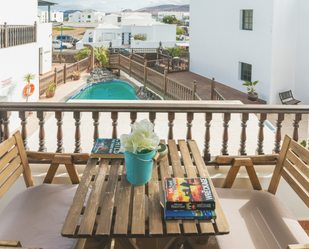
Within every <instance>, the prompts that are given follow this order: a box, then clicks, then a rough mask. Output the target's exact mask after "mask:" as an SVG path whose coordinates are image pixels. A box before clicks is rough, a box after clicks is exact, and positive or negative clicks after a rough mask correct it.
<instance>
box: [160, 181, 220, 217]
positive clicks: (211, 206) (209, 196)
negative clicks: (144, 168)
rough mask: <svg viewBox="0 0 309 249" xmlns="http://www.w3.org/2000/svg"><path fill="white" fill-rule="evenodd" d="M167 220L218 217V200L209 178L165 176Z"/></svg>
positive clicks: (165, 211) (165, 210)
mask: <svg viewBox="0 0 309 249" xmlns="http://www.w3.org/2000/svg"><path fill="white" fill-rule="evenodd" d="M163 196H164V213H165V219H166V220H194V219H198V220H211V219H216V218H217V216H216V212H215V208H216V202H215V198H214V195H213V192H212V190H211V186H210V184H209V181H208V178H167V177H165V178H164V190H163Z"/></svg>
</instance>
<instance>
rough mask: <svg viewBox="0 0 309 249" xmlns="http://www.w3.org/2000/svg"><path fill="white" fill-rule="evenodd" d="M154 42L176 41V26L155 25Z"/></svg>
mask: <svg viewBox="0 0 309 249" xmlns="http://www.w3.org/2000/svg"><path fill="white" fill-rule="evenodd" d="M153 41H157V42H159V41H162V42H163V41H176V25H174V24H165V25H164V24H158V25H153Z"/></svg>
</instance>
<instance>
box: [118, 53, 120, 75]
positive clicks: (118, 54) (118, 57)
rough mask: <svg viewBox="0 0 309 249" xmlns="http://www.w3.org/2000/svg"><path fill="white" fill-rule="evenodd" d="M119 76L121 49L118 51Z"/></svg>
mask: <svg viewBox="0 0 309 249" xmlns="http://www.w3.org/2000/svg"><path fill="white" fill-rule="evenodd" d="M118 76H120V49H118Z"/></svg>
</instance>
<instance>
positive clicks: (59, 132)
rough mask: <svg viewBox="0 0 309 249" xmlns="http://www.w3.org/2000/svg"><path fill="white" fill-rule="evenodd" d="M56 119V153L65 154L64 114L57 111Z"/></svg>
mask: <svg viewBox="0 0 309 249" xmlns="http://www.w3.org/2000/svg"><path fill="white" fill-rule="evenodd" d="M55 118H56V119H57V127H58V129H57V150H56V153H63V152H64V148H63V132H62V124H63V121H62V119H63V112H59V111H56V112H55Z"/></svg>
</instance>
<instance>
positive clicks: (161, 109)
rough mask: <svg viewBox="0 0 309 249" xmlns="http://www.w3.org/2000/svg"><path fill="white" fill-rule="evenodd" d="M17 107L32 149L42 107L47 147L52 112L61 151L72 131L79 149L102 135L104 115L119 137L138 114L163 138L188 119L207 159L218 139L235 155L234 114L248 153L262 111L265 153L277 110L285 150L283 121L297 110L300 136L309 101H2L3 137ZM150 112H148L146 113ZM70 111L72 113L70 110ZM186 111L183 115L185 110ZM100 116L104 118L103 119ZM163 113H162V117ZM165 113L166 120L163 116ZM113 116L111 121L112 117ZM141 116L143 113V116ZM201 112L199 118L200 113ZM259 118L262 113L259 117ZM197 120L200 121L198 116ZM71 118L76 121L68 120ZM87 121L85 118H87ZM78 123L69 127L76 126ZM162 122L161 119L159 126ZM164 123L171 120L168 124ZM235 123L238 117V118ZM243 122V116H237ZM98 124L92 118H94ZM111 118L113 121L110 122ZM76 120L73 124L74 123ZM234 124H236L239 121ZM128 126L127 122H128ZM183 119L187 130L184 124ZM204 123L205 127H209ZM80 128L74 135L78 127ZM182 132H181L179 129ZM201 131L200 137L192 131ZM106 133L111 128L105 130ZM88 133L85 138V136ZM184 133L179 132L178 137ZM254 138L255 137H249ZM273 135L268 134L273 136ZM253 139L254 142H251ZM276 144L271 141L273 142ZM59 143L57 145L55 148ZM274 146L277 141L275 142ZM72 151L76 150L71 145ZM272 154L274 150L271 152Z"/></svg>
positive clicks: (260, 139)
mask: <svg viewBox="0 0 309 249" xmlns="http://www.w3.org/2000/svg"><path fill="white" fill-rule="evenodd" d="M13 111H16V112H18V113H19V118H20V120H21V134H22V138H23V142H24V145H25V147H26V148H27V144H28V137H27V129H28V128H29V127H28V126H27V117H28V112H29V111H32V112H36V117H37V119H38V123H39V132H38V142H37V144H38V151H45V150H46V149H47V150H48V151H51V150H50V149H49V148H46V144H45V139H46V137H45V116H46V113H47V112H51V113H54V115H55V118H56V122H55V124H54V128H51V127H50V123H49V128H48V134H49V137H50V136H53V137H54V141H56V142H55V145H54V148H57V149H56V151H57V152H60V153H61V152H63V151H64V149H65V148H64V146H63V139H64V136H67V138H66V141H69V143H71V147H74V152H75V153H79V152H81V148H82V147H81V145H82V144H83V143H84V142H85V140H86V141H89V132H90V133H92V135H90V136H91V137H92V138H93V141H95V140H96V138H98V137H100V133H99V130H100V129H99V128H100V120H101V122H102V125H101V128H102V127H103V126H104V131H108V130H110V134H109V135H108V137H112V138H117V137H119V133H118V130H121V132H123V130H124V128H125V127H129V125H130V123H134V122H135V121H136V119H137V115H142V114H143V115H146V116H147V117H148V118H149V120H150V121H151V122H152V123H154V124H157V125H156V126H155V131H156V130H157V129H159V130H161V131H162V130H163V131H164V132H165V131H166V134H167V136H166V137H161V138H162V139H173V138H174V123H175V125H176V124H177V126H179V122H180V121H182V122H185V123H186V126H187V128H186V132H182V133H181V134H182V135H181V136H182V137H181V138H182V139H196V140H198V139H199V140H200V141H202V143H201V144H203V147H204V148H203V156H204V159H205V161H209V160H210V159H211V153H210V148H211V146H212V145H214V144H217V145H218V144H222V147H221V154H222V155H229V154H230V153H229V148H228V142H229V133H231V135H234V134H233V132H234V130H230V129H229V123H230V120H231V116H232V115H235V114H237V116H238V117H240V119H239V126H238V127H239V128H240V129H239V130H240V133H239V134H240V138H239V140H238V141H235V139H234V140H233V141H231V142H232V143H233V145H234V146H237V145H238V144H239V150H238V153H239V154H240V155H247V154H248V153H247V150H246V142H247V134H248V135H250V140H251V141H252V135H251V134H252V131H251V130H247V121H248V120H249V119H251V118H253V115H249V114H257V117H258V120H257V122H255V123H254V124H255V125H256V127H255V129H256V130H257V131H258V133H257V134H258V135H257V140H256V143H254V144H257V146H256V154H258V155H263V154H264V153H265V152H264V121H265V120H266V119H267V115H268V114H269V113H271V114H275V115H277V124H276V133H275V135H274V141H273V143H271V144H273V152H274V153H279V151H280V146H281V140H282V137H283V134H281V127H282V121H283V120H284V117H285V114H293V115H294V119H293V121H292V123H291V124H290V126H291V127H293V128H292V129H293V139H294V140H295V141H298V128H299V122H300V121H301V119H302V114H309V107H308V106H279V105H237V104H228V105H225V104H223V103H216V102H215V104H209V101H208V102H207V101H102V102H100V103H83V104H80V103H74V104H73V103H66V104H64V103H12V102H10V103H7V102H6V103H1V105H0V118H1V129H0V138H1V140H2V141H3V140H6V139H7V138H8V137H9V135H10V131H9V123H10V116H11V112H13ZM82 113H85V115H86V114H87V113H88V114H87V118H88V119H87V121H89V119H90V120H91V119H92V120H93V127H92V131H90V130H91V127H89V122H88V124H87V129H86V130H87V132H88V135H87V136H88V137H87V136H86V137H85V135H83V134H81V126H82V125H83V124H82V120H81V117H82ZM145 113H146V114H145ZM181 113H183V114H184V115H185V118H183V119H182V120H180V119H179V118H177V119H175V114H176V115H178V114H181ZM218 113H219V114H222V119H221V118H220V117H221V115H219V119H220V120H221V121H220V120H219V122H221V123H222V125H223V130H222V136H221V135H220V136H215V137H210V134H211V129H215V130H216V129H218V127H217V126H218V125H217V123H216V125H214V127H212V121H213V120H214V119H215V118H216V122H217V120H218V115H217V114H218ZM64 114H65V115H66V119H65V120H66V122H64V118H63V117H64ZM67 114H68V115H67ZM183 114H182V115H183ZM201 114H202V115H204V118H201ZM100 115H101V116H102V118H101V119H100ZM159 115H160V116H159ZM162 116H164V120H165V121H162ZM108 117H110V121H108V119H109V118H108ZM119 117H121V122H122V126H121V127H119V126H118V121H119ZM139 117H140V116H139ZM157 117H160V121H158V120H156V119H157ZM197 117H198V118H197ZM254 118H255V119H256V117H255V116H254ZM195 119H196V120H195ZM68 120H71V121H70V124H69V123H68ZM84 121H85V120H84ZM72 122H74V125H75V127H68V126H70V125H73V124H72ZM158 122H160V124H159V126H158ZM164 122H166V123H165V124H164ZM233 122H235V119H234V121H233ZM237 122H238V121H237ZM91 123H92V121H91ZM108 123H110V124H111V125H108ZM74 125H73V126H74ZM233 125H234V123H233ZM124 126H125V127H124ZM64 127H65V128H66V130H70V133H71V134H69V133H64V132H63V129H64ZM184 127H185V126H184V124H183V129H185V128H184ZM201 127H205V128H204V129H203V128H201ZM73 130H74V134H75V135H74V139H73V134H72V131H73ZM177 132H178V131H177ZM192 134H195V137H194V136H193V135H192ZM105 136H106V133H105ZM82 138H83V139H82ZM177 138H179V137H177ZM248 138H249V136H248ZM267 139H268V138H267ZM251 144H252V143H251ZM269 144H270V143H269V142H268V144H267V145H269ZM55 146H56V147H55ZM271 147H272V146H271ZM66 152H70V151H69V150H68V149H67V148H66ZM268 154H269V153H268Z"/></svg>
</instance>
